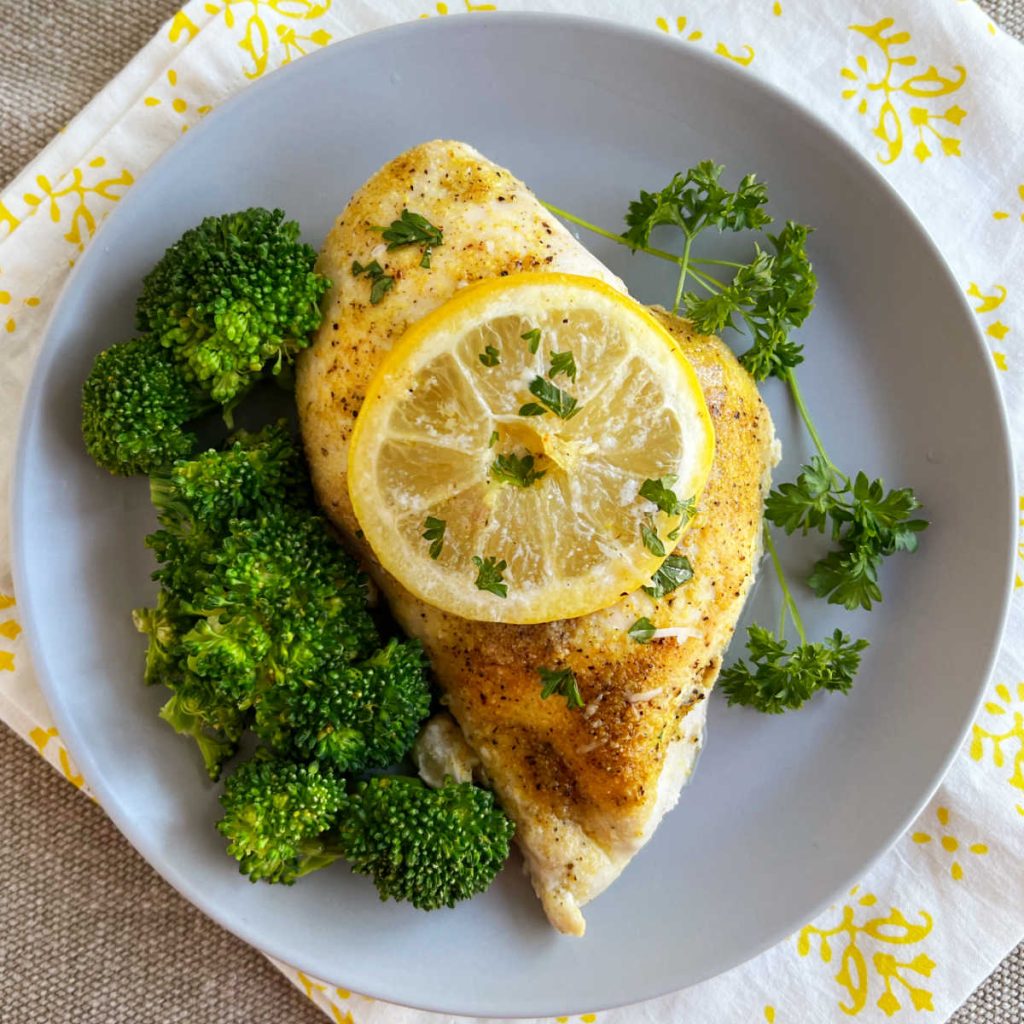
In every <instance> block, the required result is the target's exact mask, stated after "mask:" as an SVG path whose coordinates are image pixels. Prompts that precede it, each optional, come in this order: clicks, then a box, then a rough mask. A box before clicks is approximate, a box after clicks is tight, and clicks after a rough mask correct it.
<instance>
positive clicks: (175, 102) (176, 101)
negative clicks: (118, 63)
mask: <svg viewBox="0 0 1024 1024" xmlns="http://www.w3.org/2000/svg"><path fill="white" fill-rule="evenodd" d="M164 79H165V81H166V83H167V86H169V88H167V89H161V90H159V91H161V92H163V93H165V95H163V96H160V95H156V92H157V90H154V92H153V93H151V94H150V95H149V96H147V97H146V98H145V99H144V100H143V101H142V102H143V103H144V104H145V105H146V106H147V107H159V106H161V105H163V104H164V102H165V101H166V102H167V104H169V106H170V108H171V110H173V111H174V113H175V114H177V115H178V117H179V118H181V121H182V125H181V130H182V133H184V132H187V131H188V130H189V128H190V127H191V124H192V122H191V121H190V117H191V111H192V110H193V109H194V110H195V112H196V114H198V115H199V117H205V116H206V115H207V114H208V113H209V112H210V111H211V110H213V105H212V104H210V103H200V104H195V103H192V104H189V102H188V100H187V99H185V97H184V96H182V95H181V94H180V91H179V90H178V72H177V71H175V69H174V68H169V69H168V70H167V72H166V74H165V75H164Z"/></svg>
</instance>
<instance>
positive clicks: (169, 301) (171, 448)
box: [82, 208, 329, 476]
mask: <svg viewBox="0 0 1024 1024" xmlns="http://www.w3.org/2000/svg"><path fill="white" fill-rule="evenodd" d="M298 234H299V226H298V224H296V223H295V222H294V221H288V222H284V214H283V213H282V212H281V211H280V210H274V211H270V210H262V209H258V208H253V209H249V210H243V211H241V212H240V213H231V214H225V215H224V216H222V217H207V218H206V220H204V221H203V222H202V224H200V225H199V227H197V228H193V229H192V230H191V231H187V232H186V233H185V234H184V235H183V236H182V238H181V239H180V240H179V241H178V242H177V243H175V244H174V245H173V246H171V248H170V249H168V250H167V252H166V253H165V254H164V256H163V258H162V259H161V260H160V262H159V263H158V264H157V265H156V266H155V267H154V268H153V270H152V271H151V272H150V274H149V275H148V276H147V277H146V279H145V281H144V282H143V290H142V296H141V297H140V298H139V301H138V305H137V307H136V324H137V326H138V328H139V330H140V332H141V336H140V337H138V338H136V339H134V340H133V341H129V342H125V343H123V344H121V345H114V346H113V347H112V348H109V349H107V350H106V351H105V352H101V353H100V355H99V356H98V357H97V359H96V362H95V364H94V366H93V369H92V372H91V373H90V374H89V377H88V379H87V380H86V382H85V386H84V388H83V392H82V436H83V438H84V440H85V445H86V448H87V449H88V451H89V454H90V455H91V456H92V457H93V458H94V459H95V460H96V462H98V463H99V464H100V465H101V466H102V467H103V468H104V469H107V470H109V471H110V472H111V473H119V474H122V475H124V476H131V475H132V474H134V473H152V472H154V471H156V470H160V469H166V468H167V467H168V466H170V465H171V464H172V463H173V462H174V461H175V460H176V459H181V458H186V457H187V456H188V455H190V454H191V453H192V451H193V450H194V448H195V437H194V436H193V435H192V434H190V433H189V432H188V430H187V429H186V428H187V424H188V423H189V422H190V421H191V420H194V419H196V418H197V417H198V416H201V415H202V414H203V413H206V412H209V411H210V410H212V409H215V408H216V407H217V406H222V407H223V408H224V415H225V418H226V419H227V420H228V421H229V422H230V413H231V410H232V409H233V408H234V406H235V405H236V404H237V403H238V402H239V401H240V400H241V399H242V398H243V397H244V395H245V393H246V392H247V391H248V390H249V389H250V388H251V387H252V386H253V384H255V383H256V381H257V380H259V379H260V378H261V377H265V376H267V375H269V374H278V373H280V372H281V370H282V369H283V368H284V367H286V366H288V365H290V363H291V361H292V359H293V358H294V356H295V353H296V352H298V351H299V350H300V349H303V348H305V347H306V346H307V345H308V344H309V335H310V333H311V332H312V331H315V330H316V328H317V327H319V325H320V319H321V314H320V308H319V304H320V298H321V297H322V296H323V294H324V292H325V291H326V290H327V288H328V284H329V282H328V280H327V278H325V277H321V276H320V275H319V274H317V273H315V272H314V270H313V264H314V262H315V260H316V253H315V252H314V251H313V250H312V249H311V248H310V247H309V246H308V245H303V244H302V243H300V242H299V241H298Z"/></svg>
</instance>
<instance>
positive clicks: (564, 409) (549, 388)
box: [519, 377, 580, 420]
mask: <svg viewBox="0 0 1024 1024" xmlns="http://www.w3.org/2000/svg"><path fill="white" fill-rule="evenodd" d="M530 394H531V395H533V396H534V397H535V398H539V399H540V401H541V404H542V405H544V406H546V407H547V408H548V409H550V410H551V412H553V413H554V414H555V415H556V416H560V417H561V418H562V419H563V420H571V419H572V418H573V416H575V415H576V413H578V412H579V411H580V410H579V407H578V406H577V404H576V399H575V398H573V396H572V395H570V394H568V393H567V392H565V391H563V390H562V389H561V388H559V387H556V386H555V385H554V384H552V383H551V381H549V380H545V379H544V378H543V377H534V378H533V380H531V381H530ZM531 404H532V403H531ZM525 408H526V406H523V409H525ZM523 409H520V410H519V415H520V416H536V415H537V413H535V412H529V413H525V412H523Z"/></svg>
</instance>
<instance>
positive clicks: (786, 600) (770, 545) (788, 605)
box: [764, 523, 807, 644]
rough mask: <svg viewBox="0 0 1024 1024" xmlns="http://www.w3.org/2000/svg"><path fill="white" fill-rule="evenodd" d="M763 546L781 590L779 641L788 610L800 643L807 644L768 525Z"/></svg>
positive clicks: (798, 611)
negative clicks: (770, 557)
mask: <svg viewBox="0 0 1024 1024" xmlns="http://www.w3.org/2000/svg"><path fill="white" fill-rule="evenodd" d="M764 546H765V547H766V548H767V549H768V554H770V555H771V556H772V565H774V566H775V575H776V577H778V580H779V587H780V588H781V590H782V600H783V605H782V616H781V620H780V624H779V639H780V640H781V639H782V638H783V630H784V628H785V623H786V619H785V612H786V610H787V609H788V610H789V617H790V618H791V619H792V620H793V625H794V626H795V627H796V631H797V633H799V635H800V643H802V644H805V643H807V633H806V632H805V631H804V623H803V619H801V618H800V609H799V608H797V606H796V601H795V600H794V599H793V595H792V594H791V593H790V591H789V585H788V584H787V583H786V574H785V573H784V572H783V571H782V562H780V561H779V553H778V551H776V550H775V541H773V540H772V534H771V531H770V530H769V529H768V524H767V523H765V524H764Z"/></svg>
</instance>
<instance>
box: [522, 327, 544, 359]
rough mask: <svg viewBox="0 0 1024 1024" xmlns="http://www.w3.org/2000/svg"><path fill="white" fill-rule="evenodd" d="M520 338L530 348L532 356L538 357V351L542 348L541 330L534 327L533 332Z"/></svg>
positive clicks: (527, 332)
mask: <svg viewBox="0 0 1024 1024" xmlns="http://www.w3.org/2000/svg"><path fill="white" fill-rule="evenodd" d="M519 337H520V338H522V339H523V341H525V342H526V344H527V345H529V346H530V353H531V355H536V354H537V349H538V348H540V328H539V327H534V328H533V329H532V330H529V331H525V332H524V333H523V334H520V335H519Z"/></svg>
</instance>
